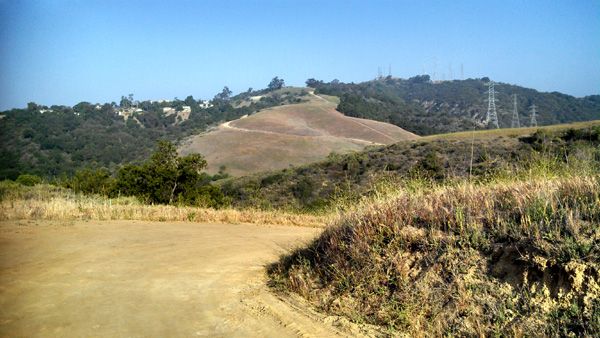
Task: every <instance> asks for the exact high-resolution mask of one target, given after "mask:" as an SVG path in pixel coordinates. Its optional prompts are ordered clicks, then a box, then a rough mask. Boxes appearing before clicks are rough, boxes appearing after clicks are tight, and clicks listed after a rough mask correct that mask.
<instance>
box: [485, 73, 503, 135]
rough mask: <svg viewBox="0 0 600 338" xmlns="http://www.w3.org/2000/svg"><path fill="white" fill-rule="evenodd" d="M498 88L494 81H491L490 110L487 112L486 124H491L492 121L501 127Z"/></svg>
mask: <svg viewBox="0 0 600 338" xmlns="http://www.w3.org/2000/svg"><path fill="white" fill-rule="evenodd" d="M496 101H498V100H497V99H496V90H495V89H494V81H490V83H489V84H488V98H487V102H488V110H487V113H486V114H485V124H486V125H489V124H490V122H491V123H492V125H493V126H494V127H496V128H500V126H499V125H498V114H497V113H496Z"/></svg>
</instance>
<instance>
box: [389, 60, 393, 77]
mask: <svg viewBox="0 0 600 338" xmlns="http://www.w3.org/2000/svg"><path fill="white" fill-rule="evenodd" d="M388 76H389V77H392V64H391V63H390V64H389V65H388Z"/></svg>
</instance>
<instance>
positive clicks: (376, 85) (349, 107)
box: [307, 75, 600, 135]
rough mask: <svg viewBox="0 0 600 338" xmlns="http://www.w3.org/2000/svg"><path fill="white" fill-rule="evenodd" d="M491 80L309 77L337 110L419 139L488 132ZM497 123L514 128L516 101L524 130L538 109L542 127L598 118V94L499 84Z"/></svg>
mask: <svg viewBox="0 0 600 338" xmlns="http://www.w3.org/2000/svg"><path fill="white" fill-rule="evenodd" d="M488 82H489V79H488V78H482V79H467V80H453V81H435V82H434V81H431V80H430V78H429V76H428V75H422V76H415V77H412V78H409V79H399V78H391V77H387V78H382V79H378V80H373V81H367V82H363V83H358V84H354V83H343V82H339V81H337V80H334V81H332V82H329V83H325V82H322V81H317V80H314V79H309V80H308V81H307V85H308V86H309V87H313V88H315V89H316V93H322V94H327V95H335V96H338V97H339V98H340V103H339V105H338V107H337V109H338V110H339V111H341V112H343V113H344V114H346V115H347V116H354V117H361V118H367V119H373V120H377V121H384V122H389V123H392V124H395V125H397V126H400V127H402V128H404V129H406V130H409V131H411V132H414V133H416V134H419V135H430V134H439V133H447V132H455V131H463V130H471V129H484V128H486V127H487V126H486V125H485V124H484V123H483V122H484V119H485V115H486V111H487V102H486V101H485V99H487V91H488V86H487V84H488ZM495 89H496V99H497V100H498V101H497V102H496V106H497V111H498V120H499V124H500V127H501V128H506V127H510V126H511V119H512V114H513V98H512V95H513V94H516V95H517V107H518V112H519V116H520V122H521V125H522V126H529V122H530V109H529V108H530V107H531V106H532V105H534V104H535V105H536V106H537V112H538V113H537V122H538V124H539V125H550V124H557V123H567V122H575V121H589V120H595V119H600V95H592V96H586V97H583V98H576V97H573V96H570V95H565V94H561V93H558V92H551V93H542V92H538V91H537V90H535V89H529V88H524V87H520V86H517V85H511V84H506V83H496V85H495Z"/></svg>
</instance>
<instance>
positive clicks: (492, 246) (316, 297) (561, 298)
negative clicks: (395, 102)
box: [269, 123, 600, 337]
mask: <svg viewBox="0 0 600 338" xmlns="http://www.w3.org/2000/svg"><path fill="white" fill-rule="evenodd" d="M579 126H581V125H579ZM476 135H479V136H480V138H479V139H478V140H477V141H478V142H479V143H475V145H476V146H481V145H485V146H486V147H489V149H494V151H495V152H497V157H496V156H489V155H485V156H486V161H490V162H488V163H487V164H486V165H485V166H483V167H480V169H483V171H481V172H479V170H477V172H476V171H475V170H474V173H473V176H471V177H470V176H469V174H468V168H469V165H468V164H466V166H464V161H463V160H460V159H461V158H462V157H463V154H464V150H466V149H464V148H465V147H463V145H464V141H461V138H458V140H456V139H454V140H453V139H452V138H449V139H441V140H440V139H437V140H423V141H421V140H419V141H417V142H411V143H412V144H413V145H414V144H418V143H422V144H429V145H430V147H431V146H433V145H435V147H439V146H441V145H445V146H446V148H444V153H445V155H444V156H446V157H445V158H444V159H443V160H442V159H440V158H438V160H437V161H435V160H432V159H433V157H428V156H425V157H422V159H424V160H423V161H422V162H421V164H417V168H418V170H419V172H417V173H416V175H415V174H413V173H414V171H413V169H409V172H408V173H407V175H404V176H400V177H396V178H395V179H387V180H384V181H381V180H379V181H376V182H379V183H380V184H372V185H371V191H370V193H369V194H368V195H365V196H363V197H362V198H360V199H356V198H355V199H346V200H344V199H338V200H336V202H335V205H337V206H338V208H340V210H341V211H342V213H341V216H340V218H339V219H338V220H336V221H334V222H333V223H332V224H331V225H330V227H328V228H327V230H326V231H325V232H324V233H323V234H322V235H321V236H320V237H319V238H317V239H316V240H315V241H314V242H312V243H311V244H309V245H308V246H306V247H302V248H299V249H297V250H296V251H295V252H293V253H292V254H290V255H286V256H284V257H282V258H281V260H280V261H279V262H277V263H275V264H273V265H271V266H270V267H269V275H270V277H271V285H272V286H273V287H274V288H276V290H279V291H280V292H284V293H289V292H292V293H296V294H298V295H300V296H302V297H304V298H306V299H307V300H308V301H310V302H311V303H313V304H314V305H315V306H316V307H317V308H319V309H320V310H321V311H324V312H327V313H328V314H332V315H340V316H345V317H347V318H349V319H350V320H351V321H353V322H356V323H367V324H374V325H377V326H379V327H380V333H381V335H384V336H436V337H437V336H589V337H592V336H597V334H598V332H600V264H599V262H600V180H599V177H600V127H599V126H598V124H597V123H596V124H595V126H593V127H589V128H583V129H555V130H551V131H548V130H546V131H543V130H541V131H537V132H535V133H534V134H531V135H520V137H519V138H516V137H514V138H509V137H507V136H496V137H495V138H490V137H489V135H485V134H476ZM481 136H483V137H481ZM398 146H399V144H396V145H393V146H389V147H386V148H383V149H380V150H379V151H381V150H385V152H384V153H385V154H390V153H392V154H393V153H394V150H395V149H397V148H396V147H398ZM515 146H517V147H515ZM469 148H470V147H467V149H469ZM503 148H504V152H502V149H503ZM408 149H410V147H407V148H404V149H403V150H402V152H404V151H407V150H408ZM429 149H431V148H429ZM438 149H439V148H438ZM461 149H463V150H461ZM515 149H518V150H517V151H515ZM468 152H470V149H469V150H468V151H467V153H468ZM367 154H369V152H367ZM483 154H486V153H485V152H484V153H483ZM370 155H373V153H370ZM366 158H370V159H373V158H376V157H375V156H369V157H365V159H366ZM390 158H391V157H388V160H389V159H390ZM368 161H369V160H367V163H373V162H368ZM453 161H454V162H453ZM458 162H463V165H462V166H464V167H466V168H467V169H466V170H467V172H466V173H465V169H462V174H461V172H460V171H456V172H454V173H452V174H448V173H447V172H445V173H444V174H442V175H439V174H440V171H442V170H447V169H448V168H451V167H446V166H445V165H444V163H446V164H448V163H458ZM375 163H376V162H375ZM467 163H468V162H467ZM462 166H459V167H462ZM363 168H365V170H367V171H368V170H370V169H368V166H366V167H363ZM413 168H415V167H413ZM457 169H460V168H457ZM473 169H475V167H474V168H473ZM403 170H404V169H403ZM411 171H413V173H411ZM457 173H458V175H456V174H457ZM424 174H425V175H424ZM361 187H363V185H360V184H359V185H356V186H354V187H353V188H352V191H357V190H359V189H360V188H361ZM340 203H342V204H343V205H340Z"/></svg>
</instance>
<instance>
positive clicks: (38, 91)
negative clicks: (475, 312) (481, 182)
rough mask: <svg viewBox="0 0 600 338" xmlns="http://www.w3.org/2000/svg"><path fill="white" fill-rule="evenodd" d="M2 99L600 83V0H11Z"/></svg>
mask: <svg viewBox="0 0 600 338" xmlns="http://www.w3.org/2000/svg"><path fill="white" fill-rule="evenodd" d="M0 42H1V50H0V68H1V69H0V86H1V87H0V109H2V110H4V109H8V108H12V107H24V106H25V104H26V103H27V102H30V101H34V102H37V103H40V104H45V105H51V104H68V105H73V104H75V103H77V102H80V101H89V102H93V103H95V102H110V101H118V100H119V99H120V96H121V95H127V94H128V93H134V94H135V98H137V99H161V98H168V99H171V98H173V97H179V98H185V96H187V95H189V94H192V95H194V97H195V98H204V99H207V98H212V96H213V95H214V94H215V93H217V92H218V91H220V90H221V89H222V88H223V86H225V85H227V86H229V88H231V89H232V90H233V91H234V93H237V92H240V91H243V90H246V89H248V87H254V88H264V87H265V86H266V84H267V83H268V82H269V80H270V79H271V78H272V77H273V76H275V75H277V76H280V77H282V78H284V79H285V80H286V83H287V84H288V85H303V83H304V81H305V80H306V79H307V78H311V77H314V78H317V79H322V80H326V81H329V80H332V79H334V78H338V79H340V80H341V81H344V82H351V81H354V82H360V81H365V80H369V79H372V78H373V77H375V75H377V69H378V67H382V69H383V72H384V74H387V71H388V65H389V64H391V66H392V73H393V75H394V76H399V77H410V76H414V75H416V74H420V73H422V72H423V70H425V72H426V73H429V74H432V73H433V72H434V71H435V72H436V77H437V78H438V79H442V78H443V77H444V78H449V75H450V67H452V70H453V71H452V72H453V74H454V78H458V77H460V67H461V64H463V65H464V66H463V67H464V76H465V78H467V77H482V76H489V77H491V78H492V79H494V80H496V81H502V82H509V83H515V84H519V85H523V86H526V87H532V88H535V89H538V90H541V91H560V92H564V93H567V94H571V95H575V96H584V95H590V94H599V93H600V1H598V0H593V1H585V0H577V1H554V0H553V1H532V0H528V1H525V0H522V1H416V0H415V1H389V2H388V1H385V2H382V1H367V0H365V1H360V2H354V1H282V0H280V1H183V2H176V1H164V2H163V1H160V2H159V1H110V0H103V1H93V0H81V1H60V0H54V1H27V0H22V1H21V0H14V1H12V0H0Z"/></svg>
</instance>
